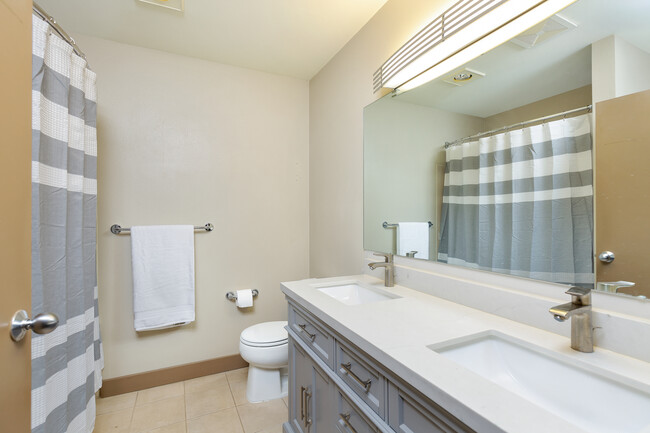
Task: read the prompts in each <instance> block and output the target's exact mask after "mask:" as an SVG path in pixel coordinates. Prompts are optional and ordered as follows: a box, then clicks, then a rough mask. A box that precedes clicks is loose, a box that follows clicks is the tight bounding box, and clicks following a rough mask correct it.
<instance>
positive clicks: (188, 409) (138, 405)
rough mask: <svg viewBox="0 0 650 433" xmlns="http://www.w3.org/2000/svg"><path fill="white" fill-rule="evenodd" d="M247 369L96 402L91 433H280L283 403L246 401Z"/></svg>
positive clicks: (283, 414)
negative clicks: (93, 426)
mask: <svg viewBox="0 0 650 433" xmlns="http://www.w3.org/2000/svg"><path fill="white" fill-rule="evenodd" d="M247 375H248V369H247V368H242V369H240V370H233V371H229V372H226V373H219V374H214V375H212V376H205V377H199V378H197V379H192V380H186V381H184V382H177V383H172V384H170V385H164V386H159V387H156V388H150V389H145V390H143V391H138V392H132V393H129V394H122V395H116V396H114V397H107V398H98V399H97V420H96V421H95V430H94V431H93V433H108V432H111V433H282V423H284V422H285V421H286V420H287V418H288V409H287V399H286V398H284V399H278V400H271V401H267V402H264V403H256V404H253V403H249V402H248V401H247V400H246V378H247Z"/></svg>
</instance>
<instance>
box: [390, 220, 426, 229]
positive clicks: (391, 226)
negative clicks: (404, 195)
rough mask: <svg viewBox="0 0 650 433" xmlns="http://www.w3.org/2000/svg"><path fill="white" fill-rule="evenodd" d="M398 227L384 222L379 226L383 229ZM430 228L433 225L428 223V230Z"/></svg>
mask: <svg viewBox="0 0 650 433" xmlns="http://www.w3.org/2000/svg"><path fill="white" fill-rule="evenodd" d="M398 225H399V224H388V223H387V222H386V221H384V222H383V223H382V225H381V226H382V227H383V228H385V229H390V228H394V227H397V226H398ZM431 226H433V223H432V222H431V221H429V228H431Z"/></svg>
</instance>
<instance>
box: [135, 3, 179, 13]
mask: <svg viewBox="0 0 650 433" xmlns="http://www.w3.org/2000/svg"><path fill="white" fill-rule="evenodd" d="M139 1H140V2H142V3H147V4H150V5H155V6H160V7H163V8H167V9H173V10H175V11H179V12H183V11H184V10H185V0H139Z"/></svg>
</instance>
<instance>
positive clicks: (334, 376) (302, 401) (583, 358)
mask: <svg viewBox="0 0 650 433" xmlns="http://www.w3.org/2000/svg"><path fill="white" fill-rule="evenodd" d="M282 290H283V292H284V293H285V295H286V297H287V300H288V307H289V320H288V322H289V325H288V328H289V329H288V332H289V370H290V377H289V421H288V422H287V423H286V424H285V425H284V432H285V433H329V432H336V431H340V432H342V433H354V432H358V433H361V432H386V433H392V432H398V433H401V432H404V433H407V432H408V433H419V432H422V433H431V432H469V431H478V432H481V433H483V432H524V431H525V432H530V433H534V432H548V431H566V432H591V433H595V432H611V431H618V432H639V433H640V432H647V431H650V414H648V413H647V410H645V409H644V408H646V409H647V407H648V405H649V404H650V366H649V365H648V363H645V362H643V361H640V360H637V359H634V358H631V357H627V356H623V355H620V354H617V353H615V352H611V351H608V350H604V349H600V348H597V349H596V352H595V353H591V354H585V353H579V352H576V351H574V350H571V349H570V347H569V341H568V338H566V337H563V336H560V335H557V334H553V333H551V332H547V331H544V330H541V329H538V328H535V327H532V326H528V325H524V324H522V323H518V322H516V321H512V320H508V319H505V318H502V317H498V316H496V315H492V314H488V313H485V312H482V311H479V310H475V309H472V308H468V307H466V306H463V305H460V304H456V303H453V302H450V301H447V300H444V299H441V298H438V297H435V296H431V295H429V294H426V293H422V292H420V291H416V290H412V289H409V288H406V287H403V286H399V285H396V286H395V287H391V288H385V287H383V280H379V279H376V278H374V277H371V276H368V275H361V276H352V277H337V278H329V279H310V280H303V281H296V282H290V283H283V285H282ZM545 314H548V313H547V312H545ZM549 320H551V321H552V320H553V319H552V317H550V315H549ZM504 376H511V377H514V381H511V382H510V383H508V382H507V381H506V382H503V381H501V379H503V377H504ZM602 407H607V410H605V411H603V410H602Z"/></svg>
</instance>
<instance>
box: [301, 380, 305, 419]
mask: <svg viewBox="0 0 650 433" xmlns="http://www.w3.org/2000/svg"><path fill="white" fill-rule="evenodd" d="M300 419H301V420H303V419H305V387H304V386H301V387H300Z"/></svg>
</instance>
